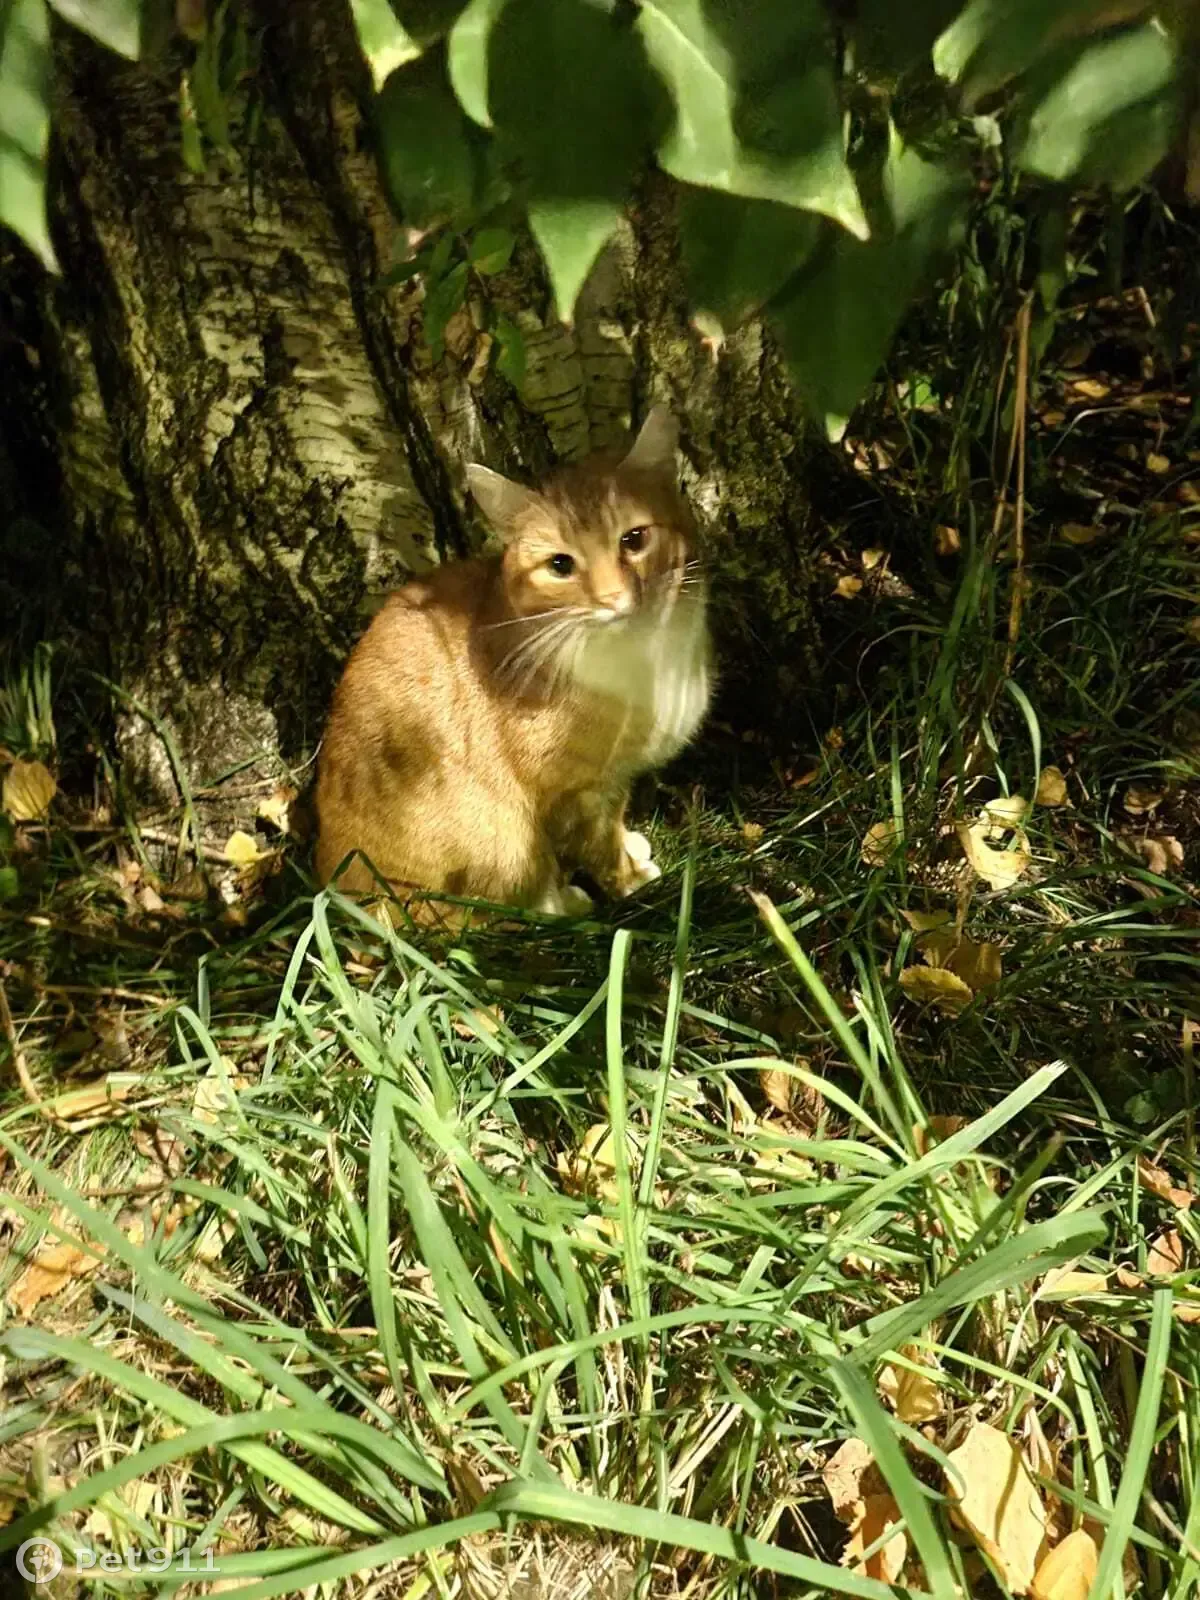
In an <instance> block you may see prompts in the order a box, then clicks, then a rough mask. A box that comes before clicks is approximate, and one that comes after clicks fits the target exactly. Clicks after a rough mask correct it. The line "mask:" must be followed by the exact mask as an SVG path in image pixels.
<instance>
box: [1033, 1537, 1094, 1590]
mask: <svg viewBox="0 0 1200 1600" xmlns="http://www.w3.org/2000/svg"><path fill="white" fill-rule="evenodd" d="M1099 1560H1100V1552H1099V1551H1098V1550H1097V1549H1096V1541H1095V1540H1094V1539H1093V1538H1092V1536H1091V1534H1090V1533H1088V1532H1087V1530H1086V1529H1085V1528H1076V1529H1075V1532H1074V1533H1069V1534H1068V1535H1067V1537H1066V1538H1065V1539H1064V1540H1063V1541H1062V1543H1061V1544H1056V1545H1055V1547H1054V1549H1053V1550H1051V1552H1050V1554H1049V1555H1048V1556H1047V1557H1046V1558H1045V1560H1044V1561H1043V1562H1042V1563H1041V1565H1040V1566H1039V1567H1038V1569H1037V1572H1036V1573H1035V1574H1034V1579H1033V1587H1032V1589H1031V1591H1030V1592H1031V1593H1032V1595H1033V1600H1087V1597H1088V1595H1089V1594H1090V1593H1091V1589H1092V1583H1093V1582H1094V1580H1095V1577H1096V1567H1097V1565H1098V1563H1099Z"/></svg>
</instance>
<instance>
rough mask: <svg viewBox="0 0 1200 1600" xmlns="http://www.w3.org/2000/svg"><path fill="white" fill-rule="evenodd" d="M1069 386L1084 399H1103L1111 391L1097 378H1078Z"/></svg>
mask: <svg viewBox="0 0 1200 1600" xmlns="http://www.w3.org/2000/svg"><path fill="white" fill-rule="evenodd" d="M1071 387H1072V389H1074V391H1075V393H1076V394H1081V395H1082V396H1083V397H1084V399H1085V400H1103V399H1104V398H1105V397H1106V396H1107V395H1108V394H1110V393H1111V390H1110V389H1109V386H1108V384H1106V383H1101V382H1100V380H1099V379H1098V378H1078V379H1076V381H1075V382H1074V383H1073V384H1072V385H1071Z"/></svg>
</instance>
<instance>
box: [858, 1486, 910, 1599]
mask: <svg viewBox="0 0 1200 1600" xmlns="http://www.w3.org/2000/svg"><path fill="white" fill-rule="evenodd" d="M900 1520H901V1517H900V1507H899V1506H898V1505H897V1504H896V1502H895V1500H894V1499H893V1498H892V1496H891V1495H890V1494H872V1495H868V1496H867V1498H866V1499H865V1500H864V1501H862V1502H861V1510H860V1512H859V1515H858V1517H857V1519H856V1520H855V1522H854V1524H853V1526H852V1527H851V1529H850V1541H849V1543H848V1544H847V1545H846V1548H845V1549H844V1550H843V1551H842V1566H844V1567H850V1568H851V1569H852V1570H853V1571H855V1572H858V1573H861V1574H862V1575H863V1576H864V1577H867V1578H876V1579H878V1581H879V1582H880V1583H898V1582H899V1579H900V1574H901V1573H902V1572H903V1570H904V1563H905V1560H906V1559H907V1557H908V1538H907V1536H906V1534H905V1533H904V1530H903V1529H902V1528H897V1530H896V1532H895V1533H893V1534H892V1535H891V1537H890V1538H889V1539H888V1540H887V1542H886V1543H885V1544H884V1545H882V1546H881V1547H880V1549H878V1550H877V1551H876V1552H875V1554H874V1555H873V1556H871V1557H869V1558H868V1559H865V1560H864V1557H865V1556H866V1552H867V1551H868V1550H869V1549H870V1548H871V1546H872V1545H873V1544H874V1543H875V1541H876V1540H877V1539H882V1538H883V1536H884V1535H885V1534H886V1533H887V1531H888V1529H889V1528H891V1527H893V1526H894V1525H895V1524H896V1523H898V1522H899V1521H900Z"/></svg>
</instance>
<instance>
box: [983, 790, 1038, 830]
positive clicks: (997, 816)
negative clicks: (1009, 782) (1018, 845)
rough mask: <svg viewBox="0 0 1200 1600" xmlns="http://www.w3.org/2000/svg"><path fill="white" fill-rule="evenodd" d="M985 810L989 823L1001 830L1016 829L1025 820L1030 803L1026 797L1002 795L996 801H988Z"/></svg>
mask: <svg viewBox="0 0 1200 1600" xmlns="http://www.w3.org/2000/svg"><path fill="white" fill-rule="evenodd" d="M983 809H984V813H985V814H986V816H987V819H988V821H989V822H994V823H996V824H997V826H999V827H1001V828H1016V827H1018V826H1019V825H1020V824H1021V823H1022V822H1023V821H1024V819H1025V813H1026V812H1027V811H1028V810H1029V801H1028V800H1026V799H1025V797H1024V795H1020V794H1002V795H997V797H996V798H995V800H988V801H986V802H985V803H984V807H983Z"/></svg>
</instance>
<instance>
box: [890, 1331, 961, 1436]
mask: <svg viewBox="0 0 1200 1600" xmlns="http://www.w3.org/2000/svg"><path fill="white" fill-rule="evenodd" d="M900 1354H901V1355H902V1356H907V1357H908V1359H909V1360H910V1361H912V1362H914V1363H916V1364H918V1365H920V1366H921V1367H922V1370H921V1371H920V1372H914V1371H913V1370H912V1368H911V1367H902V1366H899V1365H898V1364H896V1363H895V1362H891V1361H889V1362H886V1363H885V1365H884V1366H882V1367H881V1368H880V1369H879V1392H880V1394H881V1395H882V1396H883V1397H884V1399H885V1400H886V1401H887V1402H888V1404H889V1405H890V1406H891V1408H892V1410H893V1411H894V1412H895V1413H896V1415H897V1416H898V1417H899V1419H900V1421H901V1422H910V1423H913V1424H919V1423H922V1422H932V1421H933V1420H934V1419H935V1417H940V1416H941V1414H942V1412H943V1411H944V1410H945V1406H944V1405H943V1403H942V1391H941V1389H940V1388H939V1387H938V1385H937V1384H936V1383H935V1382H934V1380H933V1378H932V1376H931V1375H930V1373H929V1370H928V1368H927V1367H926V1366H925V1363H924V1360H923V1357H922V1354H921V1352H920V1351H919V1350H918V1349H917V1348H916V1346H915V1345H906V1346H905V1347H904V1349H903V1350H901V1352H900Z"/></svg>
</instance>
